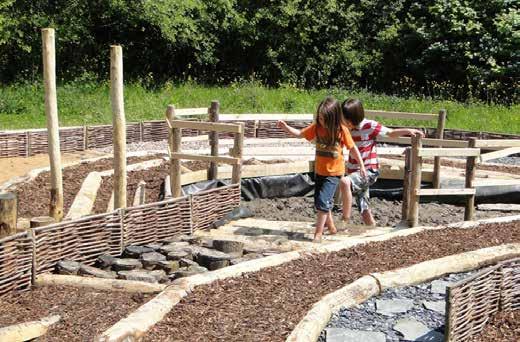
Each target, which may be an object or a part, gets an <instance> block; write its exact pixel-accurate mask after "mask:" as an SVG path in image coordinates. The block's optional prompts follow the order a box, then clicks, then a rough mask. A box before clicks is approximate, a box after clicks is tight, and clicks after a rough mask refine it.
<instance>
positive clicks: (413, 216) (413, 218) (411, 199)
mask: <svg viewBox="0 0 520 342" xmlns="http://www.w3.org/2000/svg"><path fill="white" fill-rule="evenodd" d="M421 149H422V139H421V136H420V135H417V136H415V137H412V150H411V151H412V152H411V158H410V163H411V168H412V171H411V177H410V186H409V189H410V190H409V193H408V216H407V217H408V225H409V226H410V227H416V226H417V225H418V224H419V195H418V193H417V192H418V191H419V190H420V189H421V176H422V157H421V156H420V155H419V152H420V151H421Z"/></svg>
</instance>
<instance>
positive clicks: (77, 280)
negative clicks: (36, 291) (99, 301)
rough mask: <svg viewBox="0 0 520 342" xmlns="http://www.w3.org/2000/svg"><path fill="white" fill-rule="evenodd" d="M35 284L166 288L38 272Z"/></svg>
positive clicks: (143, 290)
mask: <svg viewBox="0 0 520 342" xmlns="http://www.w3.org/2000/svg"><path fill="white" fill-rule="evenodd" d="M34 285H35V286H49V285H64V286H72V287H84V288H91V289H96V290H103V291H117V292H136V293H159V292H161V291H163V290H164V289H165V288H166V285H164V284H152V283H147V282H144V281H135V280H122V279H103V278H94V277H80V276H74V275H64V274H40V275H39V276H37V277H36V281H35V282H34Z"/></svg>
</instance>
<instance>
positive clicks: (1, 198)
mask: <svg viewBox="0 0 520 342" xmlns="http://www.w3.org/2000/svg"><path fill="white" fill-rule="evenodd" d="M17 215H18V201H17V198H16V194H14V193H11V192H7V193H3V194H0V237H4V236H9V235H12V234H15V233H16V222H17Z"/></svg>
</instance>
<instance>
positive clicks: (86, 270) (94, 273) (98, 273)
mask: <svg viewBox="0 0 520 342" xmlns="http://www.w3.org/2000/svg"><path fill="white" fill-rule="evenodd" d="M78 273H79V274H80V275H83V276H88V277H96V278H103V279H116V278H117V274H116V273H115V272H110V271H104V270H102V269H99V268H96V267H92V266H87V265H81V267H80V268H79V272H78Z"/></svg>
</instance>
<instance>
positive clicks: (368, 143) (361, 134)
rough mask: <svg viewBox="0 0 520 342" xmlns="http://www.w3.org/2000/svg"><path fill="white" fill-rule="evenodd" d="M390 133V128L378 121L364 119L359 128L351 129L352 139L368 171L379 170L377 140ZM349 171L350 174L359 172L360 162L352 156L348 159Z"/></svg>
mask: <svg viewBox="0 0 520 342" xmlns="http://www.w3.org/2000/svg"><path fill="white" fill-rule="evenodd" d="M389 132H390V129H389V128H387V127H385V126H383V125H381V124H380V123H379V122H377V121H374V120H368V119H364V120H363V121H361V122H360V124H359V125H358V126H357V127H354V128H351V129H350V135H352V139H353V140H354V142H355V143H356V146H357V148H358V150H359V153H360V154H361V158H362V159H363V163H364V164H365V168H366V169H367V170H368V169H371V170H378V169H379V162H378V160H377V148H376V138H377V137H379V136H385V135H387V134H388V133H389ZM347 171H348V173H352V172H356V171H359V165H358V162H357V160H355V159H354V158H353V157H352V155H350V156H349V158H348V164H347Z"/></svg>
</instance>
